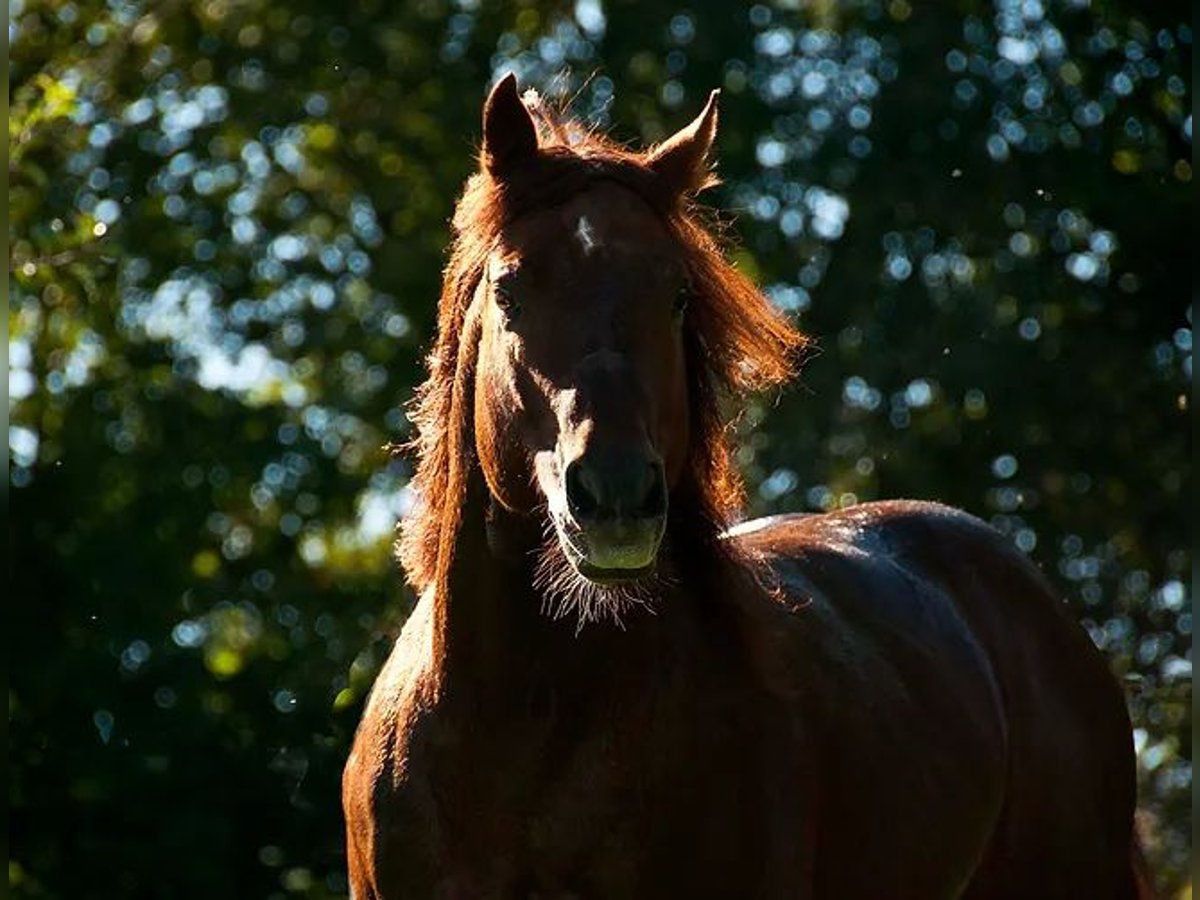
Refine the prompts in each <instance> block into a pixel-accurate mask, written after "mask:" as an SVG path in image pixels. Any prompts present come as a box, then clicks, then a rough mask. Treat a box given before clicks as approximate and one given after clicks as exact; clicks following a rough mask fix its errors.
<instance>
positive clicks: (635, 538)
mask: <svg viewBox="0 0 1200 900" xmlns="http://www.w3.org/2000/svg"><path fill="white" fill-rule="evenodd" d="M715 127H716V104H715V96H714V98H713V99H710V101H709V104H708V106H707V107H706V108H705V110H704V112H703V113H702V114H701V115H700V117H699V118H698V119H697V120H696V121H695V122H694V123H692V125H690V126H689V127H688V128H686V129H684V131H682V132H681V133H680V134H679V135H677V136H676V137H675V138H673V139H672V140H671V141H668V142H667V143H666V144H664V145H663V147H662V148H661V149H660V150H658V151H657V152H655V153H652V154H648V155H646V156H644V157H643V158H642V159H641V160H635V159H632V158H631V159H630V160H629V161H628V165H629V169H630V177H631V179H633V180H632V181H631V182H630V183H629V184H623V183H621V181H620V180H616V179H607V178H603V177H601V178H597V179H595V180H594V181H592V182H590V183H587V184H585V185H583V186H582V187H581V189H580V190H578V191H577V192H572V193H570V194H569V196H567V197H565V198H564V199H563V200H562V202H559V203H555V204H554V205H547V206H541V205H534V206H533V207H532V208H530V209H528V210H527V211H524V212H522V213H520V214H518V215H515V216H514V217H513V218H512V219H511V220H510V221H507V222H506V223H504V224H503V226H502V227H501V228H500V229H499V233H498V235H497V237H496V239H495V241H494V243H493V245H492V247H491V248H490V252H489V253H488V255H487V258H486V264H485V265H484V271H483V277H482V278H481V279H480V281H479V284H478V287H477V288H476V295H475V298H474V303H476V304H478V305H479V309H480V310H481V316H482V321H481V334H480V346H479V355H478V360H477V364H476V382H475V407H474V422H475V440H476V445H477V448H478V450H479V459H480V462H481V466H482V468H483V472H484V475H485V478H486V480H487V484H488V487H489V489H490V490H491V493H492V495H493V497H495V498H496V500H497V501H498V502H499V503H501V504H502V505H503V506H505V507H506V508H509V509H514V510H519V511H522V512H525V511H530V510H532V509H534V508H539V507H544V508H545V509H546V510H547V511H548V518H549V520H550V522H551V523H553V528H554V533H555V536H556V539H557V542H558V545H559V547H560V548H561V550H562V552H563V555H564V556H565V558H566V560H567V561H568V562H569V563H570V565H571V566H572V567H573V568H574V570H575V571H576V572H577V573H578V574H579V575H582V576H584V577H585V578H587V579H589V580H591V581H593V582H597V583H601V584H604V583H613V582H622V581H628V580H630V579H636V578H640V577H642V576H644V575H646V574H648V573H650V572H651V571H652V570H653V569H654V566H655V559H656V556H657V554H658V550H659V544H660V541H661V540H662V537H663V532H664V529H665V526H666V520H667V506H668V503H669V502H670V501H669V498H670V494H671V490H672V488H673V487H674V486H675V484H676V483H677V482H678V480H679V478H680V475H681V473H682V472H683V471H684V468H685V465H686V462H687V448H688V438H689V433H690V423H689V414H688V392H687V367H686V362H685V348H684V338H683V335H684V322H685V319H686V318H687V316H688V302H689V299H690V296H691V292H692V286H691V279H690V273H689V271H688V266H687V260H686V258H685V255H684V253H683V252H682V248H681V247H680V246H679V242H678V240H677V237H676V236H675V235H674V234H673V233H672V230H671V229H670V227H669V226H668V224H667V221H666V219H665V217H664V215H663V213H662V211H661V209H656V208H655V206H654V205H652V202H651V200H650V199H648V196H647V195H646V194H645V193H644V191H639V190H637V189H635V187H632V186H631V184H636V183H637V180H636V179H637V178H638V176H639V175H640V176H641V178H642V181H643V182H644V184H645V186H647V187H649V186H652V185H654V182H655V180H657V181H658V182H659V184H658V185H657V189H658V190H659V191H660V192H662V193H664V194H665V193H670V192H674V193H676V194H678V193H681V192H685V191H691V190H694V189H695V188H696V187H698V186H699V184H701V183H702V182H703V181H704V180H705V179H706V178H707V175H708V164H707V157H708V152H709V149H710V146H711V143H712V139H713V134H714V130H715ZM483 150H484V153H483V159H484V167H485V170H486V172H487V175H488V177H490V178H492V179H495V180H496V181H498V182H499V183H501V184H505V183H506V182H507V181H509V180H512V181H518V180H519V179H521V178H522V177H523V176H524V177H537V176H536V175H534V171H535V170H536V167H537V166H538V163H539V153H540V150H539V146H538V137H537V129H536V127H535V123H534V122H533V120H532V118H531V116H530V113H529V111H528V110H527V108H526V106H525V105H524V104H523V103H522V102H521V99H520V98H519V97H518V96H517V93H516V87H515V84H514V82H513V81H512V79H511V78H509V79H506V80H505V81H502V82H500V84H499V85H498V86H497V87H496V88H495V89H494V90H493V92H492V95H491V97H490V98H489V99H488V102H487V105H486V106H485V112H484V147H483ZM639 167H640V169H641V171H639Z"/></svg>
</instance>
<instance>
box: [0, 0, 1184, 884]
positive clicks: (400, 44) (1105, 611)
mask: <svg viewBox="0 0 1200 900" xmlns="http://www.w3.org/2000/svg"><path fill="white" fill-rule="evenodd" d="M1174 16H1175V13H1174V12H1173V11H1172V10H1171V9H1169V8H1168V7H1165V6H1164V7H1161V8H1160V7H1154V8H1147V9H1143V10H1138V11H1136V12H1135V11H1132V10H1130V9H1129V8H1127V7H1125V6H1123V5H1118V4H1113V3H1107V2H1094V3H1092V4H1090V5H1089V4H1087V3H1081V2H1072V0H1045V2H1038V0H1020V2H1018V0H997V2H995V3H983V2H976V0H970V2H967V0H964V2H956V3H954V4H951V5H949V6H947V7H945V8H944V9H941V8H939V10H937V11H936V12H935V11H933V10H931V9H927V8H925V7H923V6H921V5H918V4H909V3H905V2H899V0H893V2H887V3H883V2H877V0H845V2H840V3H839V2H830V0H822V2H816V3H809V4H792V3H783V2H780V3H777V4H758V5H754V6H751V7H742V6H740V5H737V4H723V3H715V2H714V3H708V2H704V3H695V4H692V5H690V6H689V7H686V8H684V7H679V8H673V7H670V6H646V5H645V4H637V3H634V2H633V0H611V2H607V3H602V2H600V0H576V2H573V3H565V2H555V3H533V2H521V3H514V4H481V3H477V2H471V0H454V2H450V0H403V2H399V3H394V4H384V3H382V2H379V0H355V2H351V3H348V4H344V5H341V6H331V5H328V4H319V3H313V2H307V0H299V2H293V3H289V4H282V3H279V2H276V0H193V2H183V0H176V2H163V3H148V2H140V0H112V2H110V3H107V4H103V5H97V4H79V3H75V2H62V0H36V2H35V0H17V2H15V3H14V4H12V5H11V6H10V32H9V37H10V47H11V53H10V58H11V63H10V65H11V69H10V72H11V76H10V90H11V97H12V102H11V112H10V120H9V148H10V154H9V160H10V197H9V208H10V248H11V249H10V261H9V269H10V285H11V289H12V290H11V296H12V302H11V305H10V312H9V330H10V346H9V354H10V381H9V388H10V403H11V421H12V427H11V429H10V433H9V446H10V459H11V479H12V489H13V490H12V503H13V520H14V522H16V523H19V527H18V528H14V529H11V530H10V538H9V541H10V545H9V546H10V558H11V559H12V560H13V561H14V562H15V563H16V564H15V565H14V566H13V573H14V575H13V581H12V585H13V596H14V597H15V598H17V602H16V603H15V604H14V607H13V609H14V613H13V622H12V627H13V633H14V634H17V635H20V636H21V639H20V641H19V642H16V643H15V644H14V646H13V647H12V649H13V653H14V661H13V665H12V673H13V677H12V694H11V696H10V725H11V730H12V741H13V745H12V748H13V749H12V755H11V763H10V765H11V775H12V780H11V796H10V816H11V820H10V821H11V831H12V835H13V847H12V856H13V862H12V863H11V864H10V869H9V884H10V887H11V889H12V891H13V893H14V895H15V896H17V897H59V896H70V897H90V896H143V895H144V896H173V897H183V896H219V895H227V896H262V895H266V896H287V895H300V896H307V897H323V896H337V895H342V894H344V892H345V878H344V858H343V852H342V843H341V840H342V839H341V824H340V820H339V818H338V816H337V814H336V812H335V810H337V809H338V808H339V802H338V787H337V786H338V777H339V774H340V767H341V764H342V761H343V759H344V756H345V753H346V749H347V746H348V741H349V737H350V735H351V733H352V729H353V727H354V725H355V723H356V721H357V716H358V711H359V709H360V706H361V702H362V700H363V699H364V697H365V694H366V691H367V690H368V689H369V685H370V682H371V680H372V678H373V677H374V673H375V672H376V671H377V668H378V666H379V664H380V662H381V661H382V659H383V657H384V655H385V653H386V650H387V646H388V643H389V636H390V635H392V634H393V633H394V632H395V630H396V629H397V628H398V626H399V624H400V623H401V622H402V621H403V618H404V616H405V614H406V613H407V611H408V609H409V608H410V607H411V604H412V602H413V598H411V597H410V596H408V594H407V593H406V592H405V590H404V589H403V587H402V584H401V578H400V577H399V575H398V574H397V573H396V572H395V570H394V566H393V564H392V563H391V561H390V541H391V536H392V534H391V533H392V526H393V523H394V522H395V520H396V518H397V517H399V516H401V515H403V514H405V512H406V511H407V510H408V509H409V508H410V506H411V502H412V499H411V497H410V495H409V493H408V491H407V481H408V476H409V474H410V467H409V464H408V463H407V462H406V461H404V460H402V459H390V458H389V457H388V456H387V455H386V453H385V452H384V450H383V449H382V448H383V446H384V445H385V444H387V443H390V442H400V441H403V440H405V439H406V438H407V437H408V436H409V425H408V421H407V418H406V417H405V414H404V411H403V403H404V401H405V400H406V399H407V398H408V397H409V396H410V394H411V391H412V388H413V386H414V385H415V384H416V383H417V382H418V381H419V379H420V376H421V367H420V355H421V353H422V350H423V348H424V347H427V346H428V343H429V340H430V337H431V329H432V327H433V322H434V304H435V299H436V297H437V294H438V282H439V273H440V270H441V266H442V264H443V262H444V256H443V250H444V247H445V245H446V242H447V239H448V232H447V220H448V217H449V214H450V211H451V209H452V205H453V201H454V198H455V197H456V196H457V193H458V191H459V190H460V188H461V183H462V180H463V179H464V177H465V176H466V175H467V174H468V173H469V171H470V170H471V168H472V164H473V161H472V157H473V152H474V144H473V141H476V140H477V128H478V118H479V106H480V102H481V99H482V97H483V92H484V90H485V88H486V85H487V83H488V82H489V79H490V78H491V77H493V75H494V74H495V73H496V72H498V71H500V70H503V69H510V68H511V69H515V70H516V71H517V72H518V74H519V75H520V77H521V80H522V82H523V83H525V84H534V85H538V86H540V87H541V89H542V90H543V91H544V92H545V93H547V94H548V95H550V96H552V97H555V98H558V99H561V100H564V101H565V100H568V99H572V98H573V108H574V109H575V110H576V112H577V113H578V115H580V117H582V118H583V119H585V120H586V121H587V122H588V123H589V124H593V125H596V126H598V127H606V128H607V127H612V128H613V129H614V131H615V134H616V135H617V136H618V137H619V138H621V139H629V140H633V141H637V142H646V141H653V140H658V139H661V138H662V137H664V136H665V135H666V134H667V133H669V131H670V129H672V128H674V127H678V126H679V125H681V124H683V123H684V122H685V121H686V120H687V119H688V118H690V116H691V115H692V114H694V112H695V109H696V108H697V107H698V105H699V104H700V102H701V101H702V98H703V97H704V96H706V94H707V92H708V90H709V89H710V88H711V87H714V86H719V87H722V88H723V90H724V92H725V97H724V100H723V103H722V133H721V135H720V137H719V147H720V155H721V172H722V175H723V177H724V179H725V182H726V183H725V185H724V186H723V187H722V188H721V189H719V191H718V192H717V193H716V194H715V195H714V197H713V198H712V200H713V202H714V203H715V204H716V205H718V206H719V207H721V208H722V209H724V210H727V211H729V212H731V213H734V214H736V216H737V220H736V223H735V224H733V225H732V226H731V227H730V233H731V236H734V237H736V238H738V240H739V244H738V246H737V247H736V248H735V249H734V251H733V253H734V257H735V259H736V260H737V261H738V264H739V265H740V266H741V267H742V268H744V269H745V270H746V271H748V272H750V273H752V274H753V275H754V277H755V278H756V279H757V280H759V281H760V283H762V284H763V285H764V288H765V289H766V290H767V291H768V292H769V294H770V296H771V297H772V298H773V299H774V300H775V302H776V303H778V304H779V306H780V307H781V308H783V309H785V310H787V311H788V312H789V313H791V314H793V315H795V316H797V317H798V318H799V320H800V322H801V324H802V326H803V327H804V328H805V329H806V330H807V331H809V332H810V333H811V334H812V335H813V337H814V338H815V340H816V342H817V345H818V349H819V352H818V353H817V354H816V355H815V356H814V358H813V359H812V361H810V363H809V365H808V367H807V369H806V370H805V373H804V376H803V378H802V383H801V386H800V388H799V389H797V390H794V391H791V392H788V393H785V394H784V395H783V396H781V397H770V398H764V399H763V401H761V402H760V403H756V404H754V405H753V406H752V407H751V408H749V409H747V410H744V411H731V415H732V414H733V413H740V417H739V428H740V431H739V434H740V438H741V450H740V453H739V460H740V461H741V463H742V465H743V467H744V469H745V471H746V473H747V475H748V476H749V478H750V481H751V483H752V485H753V486H754V487H755V494H754V499H753V504H752V505H753V511H754V512H756V513H758V512H771V511H780V510H791V509H829V508H833V507H836V506H841V505H846V504H850V503H854V502H858V501H862V500H867V499H872V498H876V497H888V496H900V495H906V496H923V497H929V498H935V499H941V500H944V501H947V502H951V503H954V504H957V505H960V506H962V507H964V508H966V509H968V510H970V511H972V512H975V513H976V514H978V515H981V516H983V517H984V518H987V519H989V520H990V521H992V523H993V524H994V525H995V526H996V527H998V528H999V529H1001V530H1002V531H1004V532H1005V533H1007V534H1008V535H1010V536H1011V539H1012V540H1013V541H1014V542H1015V543H1016V544H1017V546H1019V547H1021V548H1022V549H1023V550H1025V551H1026V552H1028V553H1030V554H1031V556H1032V557H1033V558H1034V559H1035V560H1037V561H1038V562H1039V563H1040V564H1041V565H1042V566H1043V567H1044V568H1045V570H1046V571H1047V573H1048V575H1049V576H1050V577H1051V578H1052V579H1053V580H1054V581H1055V583H1056V584H1057V585H1058V586H1059V587H1060V589H1061V590H1062V591H1063V594H1064V596H1065V597H1066V598H1067V601H1068V602H1069V603H1070V604H1071V608H1072V610H1073V611H1074V612H1075V613H1076V614H1077V615H1078V617H1079V618H1080V620H1081V621H1082V622H1083V624H1084V627H1085V628H1087V629H1088V631H1089V633H1090V634H1091V635H1092V638H1093V640H1094V641H1095V642H1096V643H1097V644H1098V645H1099V646H1101V647H1102V648H1104V650H1105V651H1106V652H1107V653H1108V654H1109V655H1110V657H1111V659H1112V661H1113V665H1114V668H1115V669H1116V671H1117V672H1118V673H1120V674H1121V675H1122V677H1124V678H1125V679H1126V684H1127V687H1128V691H1129V698H1130V706H1131V710H1132V713H1133V716H1134V719H1135V723H1136V726H1137V731H1136V733H1135V741H1136V744H1137V747H1138V749H1139V754H1140V761H1141V778H1142V797H1143V806H1144V808H1145V810H1146V815H1147V819H1148V826H1149V827H1148V832H1149V834H1150V837H1151V847H1150V851H1151V855H1152V857H1153V859H1154V861H1155V865H1156V868H1157V869H1158V870H1159V872H1160V874H1161V880H1162V882H1163V885H1164V886H1165V887H1168V888H1170V889H1171V890H1177V889H1179V888H1180V886H1181V884H1182V881H1183V879H1184V877H1185V872H1186V861H1187V854H1188V850H1189V848H1190V843H1191V838H1190V824H1189V823H1190V819H1189V809H1188V798H1189V797H1190V785H1191V765H1190V758H1191V743H1190V741H1191V718H1190V716H1191V709H1190V702H1191V655H1190V654H1191V651H1190V645H1191V632H1192V619H1191V614H1190V611H1189V604H1188V599H1189V598H1188V595H1187V591H1188V588H1187V584H1188V578H1187V572H1188V571H1189V569H1190V565H1191V557H1190V553H1189V549H1188V545H1187V534H1188V526H1187V521H1186V517H1185V507H1186V500H1185V498H1186V497H1188V496H1189V479H1190V469H1189V466H1188V455H1189V454H1188V444H1187V422H1188V414H1189V410H1188V403H1189V400H1188V396H1189V389H1188V388H1189V384H1190V381H1191V377H1192V371H1191V365H1192V363H1191V358H1192V323H1191V320H1190V318H1189V313H1188V312H1187V310H1186V299H1185V297H1186V294H1187V289H1188V288H1187V286H1188V285H1189V283H1190V280H1189V275H1188V273H1187V271H1186V266H1185V264H1184V261H1185V260H1187V259H1189V258H1190V254H1191V248H1190V247H1189V246H1188V245H1187V243H1186V241H1187V235H1188V233H1189V229H1188V223H1189V219H1188V197H1189V191H1190V190H1191V179H1192V169H1191V163H1190V161H1189V160H1190V157H1191V142H1192V127H1193V126H1192V119H1191V117H1190V115H1189V112H1188V110H1189V108H1190V104H1191V96H1190V87H1189V84H1190V82H1189V71H1190V65H1191V47H1192V35H1191V31H1190V29H1189V27H1188V25H1187V24H1186V23H1184V22H1182V21H1179V20H1177V19H1176V18H1174ZM64 817H65V818H69V819H70V821H72V822H73V823H77V824H76V825H75V827H73V828H72V829H70V830H66V831H64V829H62V828H61V822H62V821H63V820H64Z"/></svg>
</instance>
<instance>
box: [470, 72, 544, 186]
mask: <svg viewBox="0 0 1200 900" xmlns="http://www.w3.org/2000/svg"><path fill="white" fill-rule="evenodd" d="M537 148H538V139H537V128H536V127H535V126H534V124H533V117H532V116H530V115H529V110H528V109H526V108H525V104H524V103H522V102H521V97H520V95H518V94H517V78H516V76H515V75H513V74H512V73H511V72H509V73H508V74H507V75H505V76H504V77H503V78H501V79H500V80H499V81H498V82H496V86H495V87H494V88H492V92H491V93H490V94H488V98H487V102H486V103H484V104H483V154H482V163H483V167H484V168H485V169H486V170H487V171H488V172H489V173H491V174H492V175H494V176H496V177H497V178H503V177H504V175H505V174H507V173H508V172H511V171H512V170H513V168H514V167H515V166H517V165H519V164H520V163H522V162H524V161H526V160H529V159H532V158H533V157H534V156H535V155H536V154H537Z"/></svg>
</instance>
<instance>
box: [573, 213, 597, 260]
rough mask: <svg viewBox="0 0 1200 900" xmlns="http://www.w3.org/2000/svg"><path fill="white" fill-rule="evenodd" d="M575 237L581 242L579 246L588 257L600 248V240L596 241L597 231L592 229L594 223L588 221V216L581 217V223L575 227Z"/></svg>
mask: <svg viewBox="0 0 1200 900" xmlns="http://www.w3.org/2000/svg"><path fill="white" fill-rule="evenodd" d="M575 237H576V239H577V240H578V241H579V246H580V247H582V248H583V252H584V253H585V254H587V255H588V256H590V255H591V254H592V251H593V250H595V249H596V248H597V247H598V246H600V242H599V240H597V239H596V231H595V229H593V228H592V223H591V222H589V221H588V217H587V216H580V217H579V222H578V223H576V225H575Z"/></svg>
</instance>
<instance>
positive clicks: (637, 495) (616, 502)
mask: <svg viewBox="0 0 1200 900" xmlns="http://www.w3.org/2000/svg"><path fill="white" fill-rule="evenodd" d="M563 487H564V489H565V491H566V495H567V509H568V510H569V512H570V513H571V515H572V516H573V517H574V518H575V519H576V520H577V521H581V522H582V521H584V520H605V519H626V518H628V519H653V518H658V517H660V516H663V515H665V514H666V511H667V485H666V477H665V475H664V473H663V466H662V463H661V462H658V461H657V460H656V461H653V462H647V461H646V459H645V458H644V457H640V458H639V457H635V456H632V455H630V456H623V457H616V458H615V459H607V458H604V457H600V458H599V459H597V460H588V459H579V460H576V461H574V462H572V463H570V464H569V465H568V466H567V469H566V472H565V473H564V475H563Z"/></svg>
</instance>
